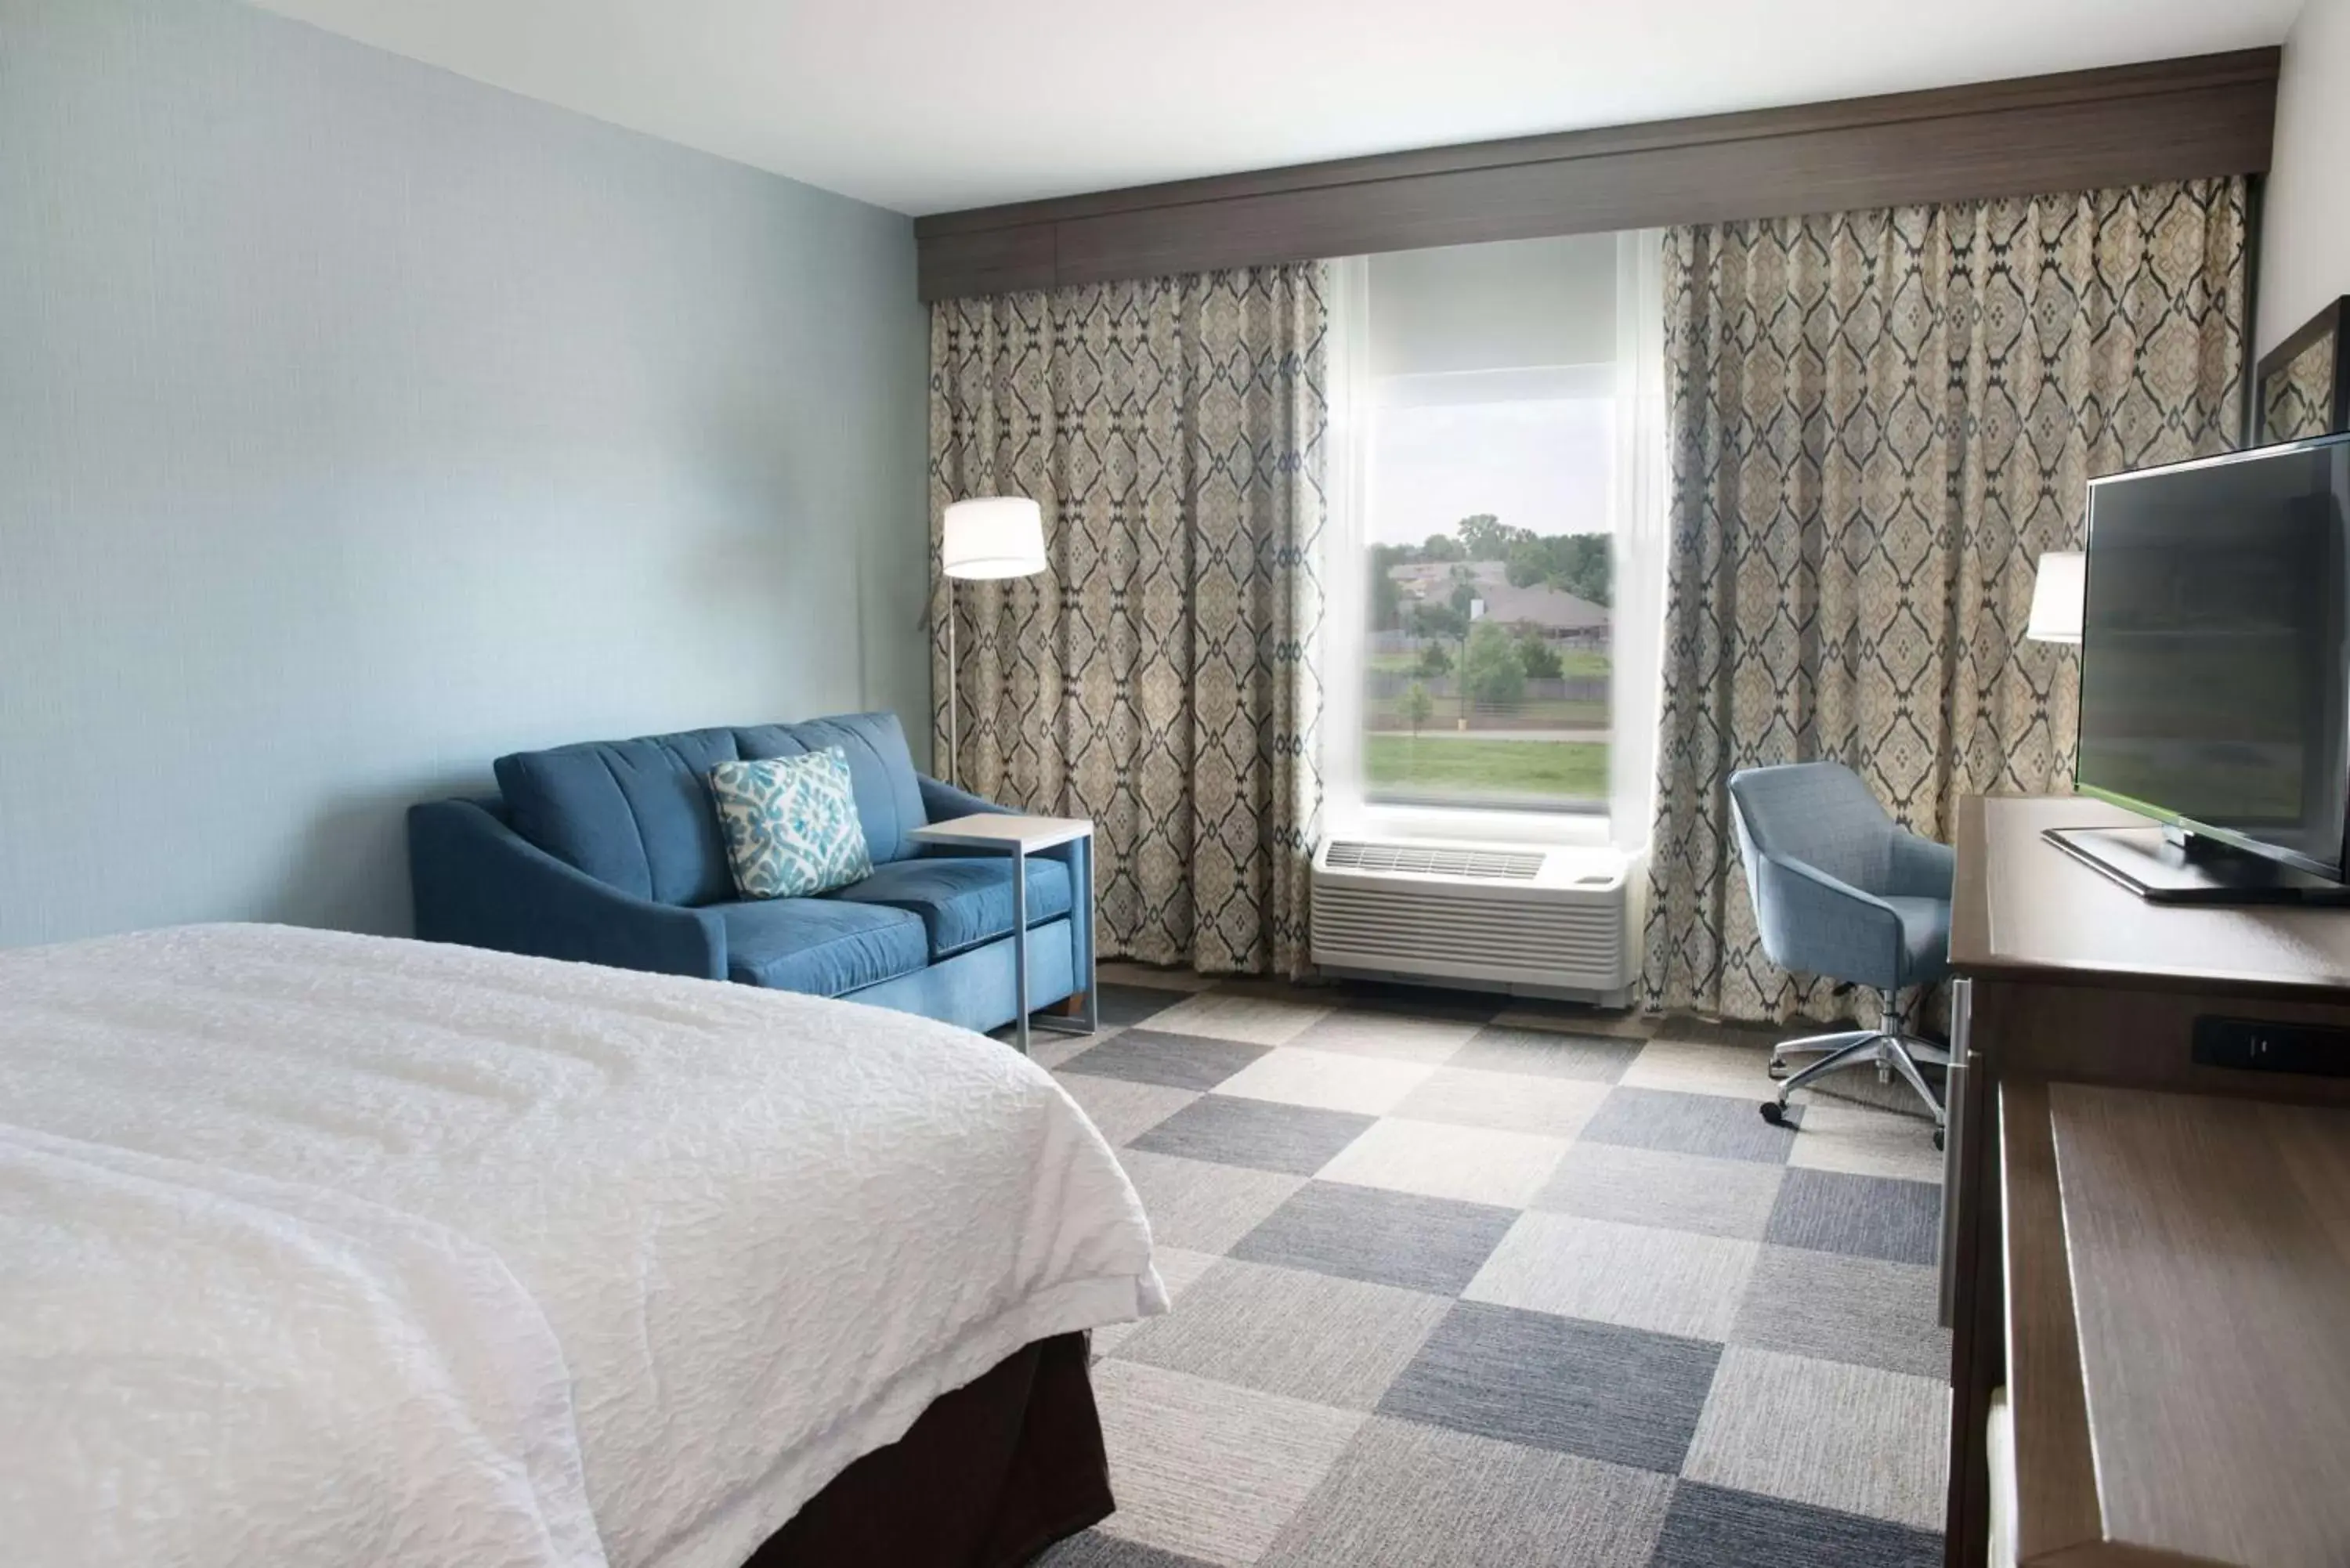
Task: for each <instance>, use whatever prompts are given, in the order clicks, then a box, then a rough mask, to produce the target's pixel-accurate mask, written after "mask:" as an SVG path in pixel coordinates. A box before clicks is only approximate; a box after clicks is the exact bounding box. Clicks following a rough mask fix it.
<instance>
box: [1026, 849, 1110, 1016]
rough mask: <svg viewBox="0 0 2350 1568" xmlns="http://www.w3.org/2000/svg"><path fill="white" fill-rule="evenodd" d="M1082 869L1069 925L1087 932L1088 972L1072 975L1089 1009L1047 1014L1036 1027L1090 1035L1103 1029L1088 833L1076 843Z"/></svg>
mask: <svg viewBox="0 0 2350 1568" xmlns="http://www.w3.org/2000/svg"><path fill="white" fill-rule="evenodd" d="M1076 846H1077V857H1078V861H1079V868H1080V870H1081V871H1082V873H1083V875H1081V876H1080V877H1078V878H1077V881H1076V888H1074V889H1072V894H1073V896H1072V897H1071V898H1070V904H1071V906H1072V908H1071V909H1070V910H1069V922H1070V924H1071V925H1073V926H1076V928H1077V929H1080V930H1083V931H1084V932H1085V933H1086V972H1085V973H1084V974H1082V975H1072V976H1071V977H1070V983H1071V984H1072V985H1081V986H1083V987H1084V988H1085V993H1086V1010H1085V1012H1084V1013H1083V1014H1082V1015H1080V1016H1079V1017H1076V1018H1056V1017H1055V1016H1054V1015H1053V1014H1051V1013H1049V1012H1047V1013H1044V1014H1042V1015H1040V1016H1039V1017H1038V1018H1037V1020H1036V1027H1037V1028H1039V1029H1048V1030H1051V1031H1052V1032H1053V1033H1055V1034H1091V1033H1095V1032H1096V1031H1097V1030H1098V1029H1099V1028H1100V1027H1101V987H1100V985H1099V984H1098V983H1097V981H1096V979H1095V976H1096V975H1097V973H1098V972H1099V971H1098V969H1097V960H1096V958H1095V956H1094V942H1093V935H1094V841H1093V837H1092V836H1091V835H1090V834H1089V835H1087V836H1085V837H1083V838H1080V839H1078V840H1077V841H1076Z"/></svg>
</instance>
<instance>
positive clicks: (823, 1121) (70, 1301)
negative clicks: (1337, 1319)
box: [0, 926, 1166, 1568]
mask: <svg viewBox="0 0 2350 1568" xmlns="http://www.w3.org/2000/svg"><path fill="white" fill-rule="evenodd" d="M1165 1304H1166V1293H1165V1291H1164V1289H1163V1288H1162V1286H1161V1285H1160V1282H1159V1278H1158V1275H1157V1273H1156V1272H1155V1271H1154V1270H1153V1268H1152V1264H1151V1252H1150V1237H1149V1227H1148V1225H1147V1223H1146V1221H1145V1220H1144V1217H1143V1213H1142V1210H1141V1207H1140V1204H1139V1201H1138V1200H1137V1199H1136V1197H1135V1194H1134V1191H1133V1189H1132V1187H1131V1186H1130V1185H1129V1184H1128V1181H1127V1180H1126V1178H1125V1176H1124V1174H1123V1173H1122V1172H1121V1171H1120V1170H1119V1168H1118V1164H1117V1161H1116V1160H1115V1158H1113V1157H1112V1155H1111V1153H1110V1151H1109V1149H1108V1147H1107V1145H1106V1144H1105V1143H1104V1142H1103V1141H1102V1138H1101V1137H1100V1135H1099V1134H1098V1133H1097V1132H1096V1131H1095V1130H1094V1128H1093V1127H1092V1125H1091V1124H1090V1123H1089V1122H1087V1120H1086V1118H1085V1116H1084V1115H1083V1114H1082V1113H1081V1112H1079V1111H1078V1110H1077V1109H1076V1106H1075V1105H1074V1104H1073V1103H1072V1102H1070V1101H1069V1099H1068V1098H1067V1096H1066V1095H1065V1094H1063V1093H1062V1091H1061V1090H1060V1088H1059V1087H1058V1086H1057V1085H1055V1084H1054V1083H1053V1081H1052V1079H1051V1077H1050V1076H1049V1075H1047V1074H1045V1072H1043V1071H1042V1070H1040V1069H1038V1068H1037V1067H1035V1065H1034V1064H1031V1063H1029V1062H1028V1061H1026V1060H1025V1059H1024V1058H1022V1057H1020V1056H1019V1055H1017V1054H1015V1053H1014V1052H1011V1051H1009V1050H1007V1049H1005V1048H1003V1047H1002V1046H999V1045H996V1044H993V1043H991V1042H988V1041H985V1040H983V1039H982V1038H981V1037H979V1036H977V1035H974V1034H972V1033H967V1032H965V1031H962V1030H958V1029H955V1028H953V1027H951V1026H949V1025H946V1024H941V1023H931V1022H928V1021H926V1020H921V1019H916V1018H912V1017H909V1016H907V1015H905V1014H901V1013H894V1012H882V1011H879V1010H876V1009H868V1008H862V1007H858V1006H855V1005H852V1004H847V1003H842V1002H827V1001H824V1000H820V999H816V998H812V997H805V996H798V995H794V994H791V993H787V992H767V991H758V990H754V989H752V988H749V987H743V986H733V985H723V984H714V983H711V982H708V981H692V980H684V979H679V978H675V977H669V976H660V975H650V974H641V973H634V972H627V971H617V970H608V969H602V968H597V967H592V966H587V965H577V964H566V963H558V962H554V961H546V960H539V959H529V958H521V957H515V956H513V955H509V954H503V953H492V952H485V951H481V950H473V949H465V948H457V947H445V946H437V945H431V944H425V943H418V942H407V941H397V940H386V939H380V938H369V937H359V936H350V935H345V934H339V933H331V932H320V931H307V930H296V929H285V928H276V927H263V926H209V927H188V928H182V929H172V930H165V931H158V932H150V933H142V934H139V935H133V936H128V937H120V938H108V939H103V940H96V941H88V942H81V943H74V944H68V945H65V946H61V947H53V948H45V949H29V950H16V951H12V952H0V1519H5V1525H0V1528H5V1530H6V1531H7V1532H8V1537H9V1540H10V1543H11V1544H10V1549H11V1552H12V1555H20V1556H21V1557H22V1559H23V1560H26V1561H36V1560H37V1561H41V1562H44V1563H78V1562H93V1563H95V1562H105V1563H128V1562H140V1561H145V1562H170V1563H192V1564H193V1563H252V1562H270V1563H278V1564H293V1563H351V1562H359V1561H370V1560H375V1561H388V1560H392V1559H394V1558H397V1559H398V1560H399V1561H401V1562H402V1563H415V1564H431V1563H450V1564H454V1563H467V1564H469V1565H470V1564H505V1563H512V1564H517V1565H524V1564H527V1565H532V1568H539V1565H544V1568H587V1565H593V1564H598V1563H608V1564H610V1565H612V1568H739V1565H741V1564H743V1563H748V1562H752V1561H754V1559H755V1561H757V1562H758V1563H761V1564H762V1565H763V1568H764V1565H780V1564H782V1563H820V1562H849V1561H907V1562H919V1561H922V1560H924V1559H925V1557H929V1556H931V1555H932V1554H934V1553H935V1558H934V1560H936V1561H940V1562H947V1561H953V1562H982V1563H994V1562H1007V1563H1008V1562H1016V1561H1021V1560H1023V1559H1024V1557H1025V1556H1026V1555H1027V1554H1029V1553H1031V1552H1035V1551H1036V1550H1038V1549H1040V1548H1042V1547H1043V1546H1044V1545H1045V1544H1047V1543H1048V1542H1050V1541H1052V1540H1054V1539H1056V1538H1057V1537H1058V1536H1059V1535H1061V1534H1066V1533H1067V1532H1071V1531H1074V1530H1076V1529H1078V1528H1082V1527H1083V1526H1084V1525H1086V1524H1087V1523H1090V1522H1092V1521H1093V1520H1095V1519H1097V1518H1099V1517H1100V1516H1101V1515H1102V1514H1103V1513H1104V1512H1106V1511H1107V1508H1108V1506H1109V1500H1108V1494H1107V1480H1106V1476H1105V1474H1104V1470H1103V1465H1102V1460H1101V1449H1100V1431H1099V1427H1098V1424H1097V1422H1096V1421H1095V1419H1094V1416H1093V1410H1092V1406H1091V1397H1090V1392H1089V1389H1088V1388H1087V1382H1086V1376H1085V1355H1084V1348H1083V1338H1082V1336H1083V1334H1084V1333H1085V1331H1087V1330H1088V1329H1091V1328H1094V1327H1097V1326H1100V1325H1103V1324H1110V1323H1117V1322H1123V1321H1128V1320H1131V1319H1134V1318H1136V1317H1138V1316H1143V1315H1148V1314H1152V1313H1155V1312H1159V1311H1161V1310H1163V1309H1164V1307H1165ZM892 1532H896V1533H892Z"/></svg>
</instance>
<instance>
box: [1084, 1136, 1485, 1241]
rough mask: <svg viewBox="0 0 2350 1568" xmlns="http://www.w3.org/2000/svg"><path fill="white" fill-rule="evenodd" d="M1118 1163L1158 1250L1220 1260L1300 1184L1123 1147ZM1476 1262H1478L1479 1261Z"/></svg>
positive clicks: (1274, 1174)
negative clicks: (1210, 1255) (1206, 1255)
mask: <svg viewBox="0 0 2350 1568" xmlns="http://www.w3.org/2000/svg"><path fill="white" fill-rule="evenodd" d="M1118 1163H1119V1164H1120V1165H1123V1166H1124V1167H1126V1174H1127V1178H1128V1179H1129V1180H1131V1181H1132V1182H1133V1183H1134V1190H1135V1192H1136V1193H1137V1194H1138V1195H1139V1196H1140V1198H1141V1199H1142V1211H1143V1213H1145V1214H1147V1215H1149V1217H1150V1239H1151V1241H1154V1242H1156V1243H1157V1244H1159V1245H1160V1246H1164V1247H1180V1248H1183V1249H1185V1250H1186V1251H1194V1252H1210V1253H1213V1254H1215V1255H1217V1256H1222V1254H1224V1253H1225V1252H1227V1251H1231V1250H1232V1243H1233V1242H1235V1241H1239V1240H1240V1239H1241V1238H1242V1237H1243V1236H1245V1235H1247V1234H1248V1233H1249V1232H1250V1231H1253V1230H1255V1229H1256V1228H1257V1226H1258V1225H1259V1224H1261V1223H1263V1220H1264V1218H1265V1216H1266V1215H1268V1214H1271V1213H1273V1212H1274V1210H1278V1209H1279V1208H1280V1207H1281V1206H1282V1204H1283V1203H1284V1201H1286V1200H1287V1199H1288V1198H1289V1197H1290V1195H1291V1194H1292V1193H1295V1191H1296V1190H1297V1189H1299V1188H1301V1187H1303V1186H1305V1178H1304V1177H1301V1176H1290V1175H1286V1174H1284V1173H1283V1172H1281V1171H1277V1170H1252V1169H1250V1168H1248V1167H1246V1166H1240V1165H1219V1164H1216V1163H1214V1162H1213V1161H1210V1160H1201V1159H1183V1158H1178V1157H1176V1156H1173V1155H1164V1154H1152V1153H1150V1152H1149V1150H1147V1149H1138V1148H1124V1149H1120V1150H1119V1151H1118ZM1481 1261H1482V1260H1481Z"/></svg>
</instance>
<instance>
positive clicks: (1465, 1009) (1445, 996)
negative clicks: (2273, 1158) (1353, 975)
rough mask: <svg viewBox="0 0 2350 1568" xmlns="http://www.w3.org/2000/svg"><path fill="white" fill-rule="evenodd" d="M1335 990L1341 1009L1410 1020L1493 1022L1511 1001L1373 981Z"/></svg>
mask: <svg viewBox="0 0 2350 1568" xmlns="http://www.w3.org/2000/svg"><path fill="white" fill-rule="evenodd" d="M1336 1000H1337V1002H1338V1003H1339V1005H1340V1006H1342V1007H1347V1008H1352V1009H1359V1010H1362V1011H1366V1012H1394V1013H1400V1014H1402V1015H1403V1016H1405V1017H1407V1018H1457V1019H1464V1020H1467V1021H1469V1022H1471V1023H1479V1024H1485V1023H1492V1021H1493V1015H1494V1014H1495V1013H1497V1012H1501V1011H1502V1009H1503V1007H1505V1006H1507V1005H1508V1003H1509V998H1507V997H1505V996H1502V995H1499V994H1498V993H1495V992H1479V991H1447V990H1442V989H1440V988H1439V987H1436V986H1432V985H1391V984H1388V983H1385V982H1383V981H1371V980H1342V981H1339V982H1338V984H1337V986H1336Z"/></svg>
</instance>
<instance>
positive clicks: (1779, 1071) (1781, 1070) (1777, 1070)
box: [1763, 1062, 1787, 1080]
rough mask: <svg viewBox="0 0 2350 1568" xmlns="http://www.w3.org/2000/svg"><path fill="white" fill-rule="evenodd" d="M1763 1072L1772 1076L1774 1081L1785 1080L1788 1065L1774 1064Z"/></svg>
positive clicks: (1782, 1063)
mask: <svg viewBox="0 0 2350 1568" xmlns="http://www.w3.org/2000/svg"><path fill="white" fill-rule="evenodd" d="M1763 1071H1764V1072H1766V1073H1768V1074H1770V1075H1771V1076H1772V1078H1773V1080H1776V1079H1780V1078H1783V1077H1785V1076H1786V1075H1787V1064H1785V1063H1784V1062H1773V1063H1772V1064H1770V1065H1769V1066H1768V1067H1766V1068H1764V1069H1763Z"/></svg>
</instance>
